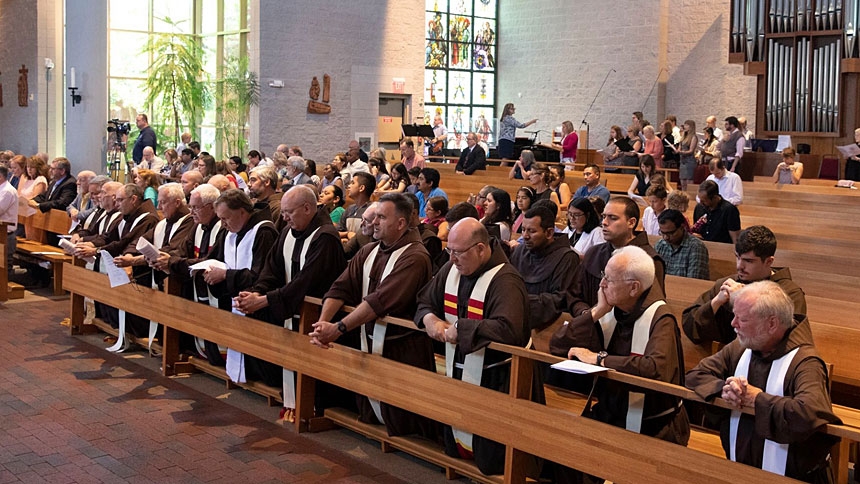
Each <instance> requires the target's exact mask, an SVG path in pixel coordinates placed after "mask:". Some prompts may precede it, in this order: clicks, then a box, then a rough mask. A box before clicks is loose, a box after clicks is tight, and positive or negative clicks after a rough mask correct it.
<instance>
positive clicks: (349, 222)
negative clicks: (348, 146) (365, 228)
mask: <svg viewBox="0 0 860 484" xmlns="http://www.w3.org/2000/svg"><path fill="white" fill-rule="evenodd" d="M375 189H376V179H375V178H373V175H371V174H370V173H367V172H364V171H360V172H357V173H355V174H354V175H353V176H352V179H350V181H349V185H348V187H347V195H349V198H350V199H351V200H352V205H350V206H349V208H347V209H346V212H344V214H343V215H342V216H341V218H340V223H339V224H338V225H337V231H338V232H339V233H340V238H341V240H343V241H347V240H349V239H351V238H352V237H353V236H354V235H355V234H357V233H358V232H359V230H358V229H359V225H360V224H361V215H362V214H363V213H364V211H365V210H367V207H368V206H369V205H370V196H371V195H373V191H374V190H375Z"/></svg>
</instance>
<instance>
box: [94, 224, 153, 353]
mask: <svg viewBox="0 0 860 484" xmlns="http://www.w3.org/2000/svg"><path fill="white" fill-rule="evenodd" d="M117 214H121V212H117ZM147 215H149V212H144V213H142V214H140V215H138V216H137V218H136V219H134V221H133V222H132V223H131V228H129V229H128V231H129V232H131V231H132V230H134V228H135V227H137V224H139V223H140V222H141V221H142V220H143V219H145V218H146V217H147ZM111 219H113V217H111ZM109 226H110V225H108V227H109ZM124 228H125V219H123V220H121V221H120V222H119V234H120V236H122V230H123V229H124ZM102 266H103V265H102V264H99V272H102V271H103V270H104V269H102ZM125 349H126V348H125V311H123V310H122V309H120V310H119V335H117V338H116V343H114V345H113V346H111V347H110V348H107V350H108V351H111V352H114V353H122V352H123V351H125Z"/></svg>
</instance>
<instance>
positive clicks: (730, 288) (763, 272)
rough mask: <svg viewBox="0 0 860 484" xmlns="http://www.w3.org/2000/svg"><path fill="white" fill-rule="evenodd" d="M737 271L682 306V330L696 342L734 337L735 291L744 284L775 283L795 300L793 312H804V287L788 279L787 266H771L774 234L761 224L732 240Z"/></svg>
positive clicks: (774, 245) (774, 248)
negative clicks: (763, 281)
mask: <svg viewBox="0 0 860 484" xmlns="http://www.w3.org/2000/svg"><path fill="white" fill-rule="evenodd" d="M735 254H736V255H735V257H737V269H738V272H737V274H736V275H734V276H731V277H724V278H722V279H717V281H716V282H715V283H714V286H713V287H712V288H711V289H710V290H708V291H706V292H704V293H702V295H701V296H699V299H697V300H696V302H694V303H693V304H692V305H691V306H690V307H688V308H687V309H685V310H684V316H683V325H684V333H686V334H687V337H689V338H690V340H692V341H693V342H694V343H696V344H707V343H710V342H711V341H718V342H720V343H723V344H727V343H730V342H732V341H734V339H735V330H734V328H733V326H732V320H733V319H734V318H735V314H734V312H733V306H734V301H733V299H734V296H733V295H734V293H735V292H736V291H738V290H739V289H740V288H742V287H744V285H746V284H749V283H752V282H756V281H762V280H769V281H773V282H775V283H777V284H778V285H779V286H780V287H781V288H782V289H783V291H785V293H786V294H788V296H789V297H790V298H791V301H792V302H793V303H794V313H795V314H806V297H805V296H804V295H803V290H802V289H801V288H800V287H798V285H797V284H795V283H794V281H792V280H791V271H790V270H789V268H788V267H783V268H774V267H773V261H774V255H775V254H776V236H775V235H774V234H773V232H771V231H770V229H768V228H767V227H765V226H763V225H754V226H752V227H750V228H748V229H745V230H744V231H742V232H741V233H740V235H738V240H737V242H736V243H735Z"/></svg>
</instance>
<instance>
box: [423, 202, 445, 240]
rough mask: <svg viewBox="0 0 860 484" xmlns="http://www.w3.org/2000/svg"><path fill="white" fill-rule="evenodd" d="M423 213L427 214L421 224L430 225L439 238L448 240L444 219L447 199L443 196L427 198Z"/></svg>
mask: <svg viewBox="0 0 860 484" xmlns="http://www.w3.org/2000/svg"><path fill="white" fill-rule="evenodd" d="M424 213H426V214H427V216H426V217H424V219H423V220H421V223H422V224H425V225H427V226H428V227H431V228H432V229H433V230H434V231H435V232H436V236H437V237H439V240H441V241H443V242H445V241H447V240H448V228H449V225H448V222H446V221H445V215H447V214H448V199H447V198H443V197H431V198H430V199H429V200H427V206H426V207H424Z"/></svg>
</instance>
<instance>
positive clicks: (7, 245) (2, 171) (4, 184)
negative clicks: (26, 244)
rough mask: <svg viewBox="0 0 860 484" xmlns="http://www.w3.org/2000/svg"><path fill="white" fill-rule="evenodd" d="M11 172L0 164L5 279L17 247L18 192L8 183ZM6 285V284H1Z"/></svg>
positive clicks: (2, 253)
mask: <svg viewBox="0 0 860 484" xmlns="http://www.w3.org/2000/svg"><path fill="white" fill-rule="evenodd" d="M10 176H11V170H9V167H8V166H6V163H3V162H0V222H4V223H6V224H7V225H6V226H5V227H0V230H2V231H3V232H0V241H2V242H3V245H4V249H5V253H4V251H0V257H2V258H3V262H4V264H5V266H6V272H7V274H6V275H7V277H8V276H11V275H13V274H14V269H13V268H12V256H13V255H14V254H15V248H16V247H17V238H16V237H15V230H16V228H17V224H18V190H16V189H15V187H13V186H12V184H11V183H9V178H10ZM2 283H3V284H6V282H5V281H4V282H2Z"/></svg>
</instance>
